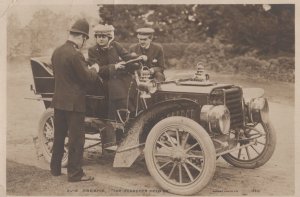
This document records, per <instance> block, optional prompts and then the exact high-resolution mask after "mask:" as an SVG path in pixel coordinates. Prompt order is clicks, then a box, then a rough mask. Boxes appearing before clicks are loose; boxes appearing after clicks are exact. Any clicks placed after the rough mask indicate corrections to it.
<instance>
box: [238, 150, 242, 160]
mask: <svg viewBox="0 0 300 197" xmlns="http://www.w3.org/2000/svg"><path fill="white" fill-rule="evenodd" d="M241 153H242V149H240V150H239V154H238V159H240V157H241Z"/></svg>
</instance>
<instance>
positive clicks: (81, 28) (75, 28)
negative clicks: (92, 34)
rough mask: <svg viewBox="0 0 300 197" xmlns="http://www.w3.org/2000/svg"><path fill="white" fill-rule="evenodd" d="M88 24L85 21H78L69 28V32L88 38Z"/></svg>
mask: <svg viewBox="0 0 300 197" xmlns="http://www.w3.org/2000/svg"><path fill="white" fill-rule="evenodd" d="M89 29H90V26H89V23H88V22H87V21H86V19H78V20H77V21H76V22H75V23H74V24H73V25H72V27H71V29H70V32H74V33H80V34H83V35H85V36H87V37H88V38H89Z"/></svg>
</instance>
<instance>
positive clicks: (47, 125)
mask: <svg viewBox="0 0 300 197" xmlns="http://www.w3.org/2000/svg"><path fill="white" fill-rule="evenodd" d="M46 127H47V129H49V130H52V127H51V125H50V124H49V123H48V122H46Z"/></svg>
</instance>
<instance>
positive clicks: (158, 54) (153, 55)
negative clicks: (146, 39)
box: [129, 42, 165, 72]
mask: <svg viewBox="0 0 300 197" xmlns="http://www.w3.org/2000/svg"><path fill="white" fill-rule="evenodd" d="M129 51H130V52H131V53H132V52H134V53H136V54H137V55H146V56H147V62H146V65H147V66H148V67H149V68H153V69H154V70H155V72H163V71H164V68H165V60H164V52H163V48H162V46H161V45H159V44H156V43H152V42H151V43H150V45H149V48H148V49H143V48H142V47H140V45H139V44H133V45H131V46H130V48H129Z"/></svg>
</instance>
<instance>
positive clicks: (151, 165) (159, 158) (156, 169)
mask: <svg viewBox="0 0 300 197" xmlns="http://www.w3.org/2000/svg"><path fill="white" fill-rule="evenodd" d="M144 154H145V161H146V164H147V168H148V170H149V172H150V174H151V176H152V177H153V178H154V179H155V180H156V181H157V182H158V184H159V185H160V186H161V187H162V188H163V189H164V190H166V191H168V192H170V193H174V194H179V195H192V194H195V193H197V192H199V191H200V190H201V189H203V188H204V187H205V186H206V185H207V184H208V183H209V182H210V180H211V179H212V177H213V176H214V172H215V168H216V152H215V148H214V145H213V142H212V140H211V138H210V136H209V135H208V134H207V132H206V131H205V130H204V129H203V127H201V126H200V125H199V124H198V123H197V122H195V121H194V120H192V119H189V118H186V117H181V116H172V117H168V118H165V119H163V120H161V121H159V122H158V123H157V124H156V125H155V126H154V127H153V128H152V129H151V131H150V133H149V135H148V137H147V140H146V145H145V149H144Z"/></svg>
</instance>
